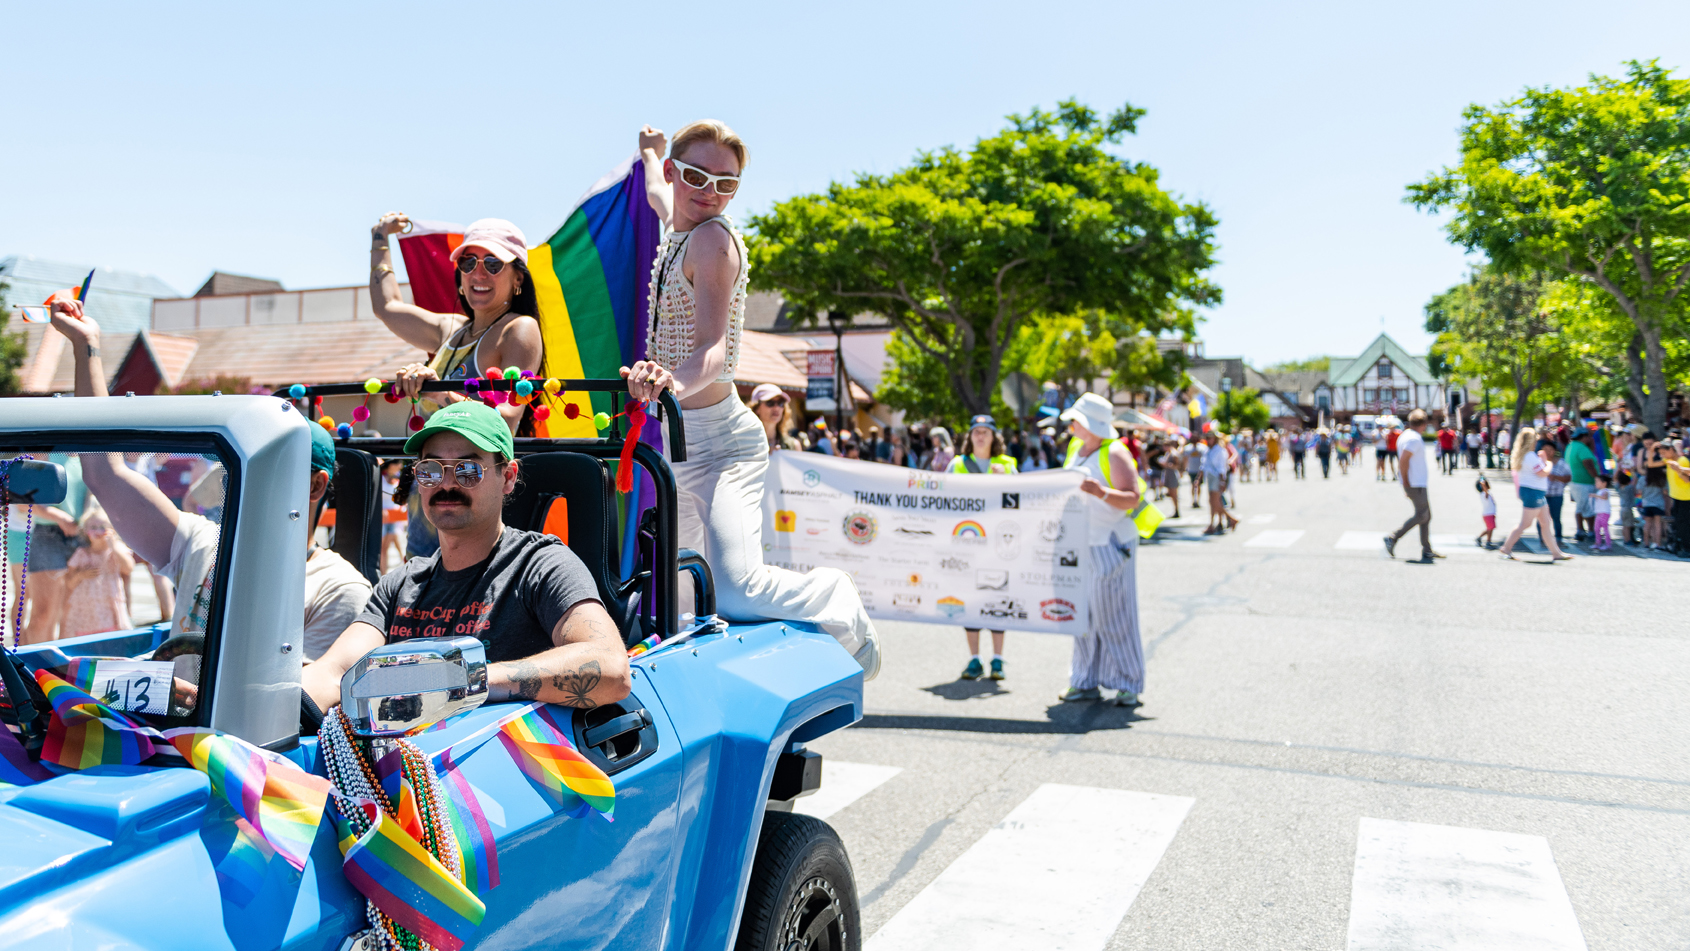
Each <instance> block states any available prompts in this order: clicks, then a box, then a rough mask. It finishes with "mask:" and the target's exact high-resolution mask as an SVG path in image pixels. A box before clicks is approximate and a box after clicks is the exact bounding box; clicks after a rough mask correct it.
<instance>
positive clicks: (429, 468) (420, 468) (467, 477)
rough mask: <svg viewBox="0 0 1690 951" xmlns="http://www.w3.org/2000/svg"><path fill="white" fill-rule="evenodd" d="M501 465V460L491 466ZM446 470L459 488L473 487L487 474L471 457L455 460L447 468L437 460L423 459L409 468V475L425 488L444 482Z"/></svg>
mask: <svg viewBox="0 0 1690 951" xmlns="http://www.w3.org/2000/svg"><path fill="white" fill-rule="evenodd" d="M502 465H504V463H502V462H500V463H495V464H494V466H493V468H495V469H497V468H498V467H499V466H502ZM447 472H450V473H451V474H452V481H453V482H455V483H457V484H458V487H459V488H464V489H473V488H475V487H476V486H478V485H480V484H481V480H482V478H483V477H484V476H485V475H486V474H487V469H486V467H485V466H483V465H482V464H481V463H479V462H476V461H475V460H473V459H460V460H457V462H456V463H455V464H454V465H453V466H452V468H451V469H447V468H446V467H445V466H444V465H442V464H441V463H440V462H439V461H437V460H434V459H425V460H423V461H422V462H419V463H417V464H416V467H415V468H413V469H412V470H411V476H412V478H413V479H415V480H416V483H417V485H420V486H422V487H423V488H425V489H432V488H435V487H436V486H439V485H442V484H444V483H445V481H446V474H447Z"/></svg>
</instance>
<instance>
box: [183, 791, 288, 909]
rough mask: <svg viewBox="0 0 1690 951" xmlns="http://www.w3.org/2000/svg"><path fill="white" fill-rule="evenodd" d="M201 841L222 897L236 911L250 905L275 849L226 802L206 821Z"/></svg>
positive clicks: (261, 884)
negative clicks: (234, 907)
mask: <svg viewBox="0 0 1690 951" xmlns="http://www.w3.org/2000/svg"><path fill="white" fill-rule="evenodd" d="M200 839H201V841H203V842H204V843H205V847H206V851H207V853H208V854H209V855H210V857H211V865H212V868H213V870H214V871H216V873H217V882H218V885H219V888H220V890H221V891H222V893H223V896H224V897H225V898H227V899H229V901H230V902H232V903H233V904H234V905H235V906H236V907H238V908H245V907H246V906H247V905H250V904H252V900H253V899H254V898H257V897H258V891H259V889H260V888H262V887H263V885H264V871H265V869H266V868H268V867H269V865H270V859H271V857H272V856H274V855H275V854H276V850H275V849H274V848H272V847H271V846H270V843H268V842H266V841H264V836H262V835H260V834H259V832H258V830H257V829H254V828H253V827H252V824H251V823H249V822H247V821H246V820H245V819H242V818H241V817H240V816H239V815H237V814H236V813H235V810H234V809H233V808H232V807H231V806H230V805H229V804H228V803H223V804H222V806H221V808H220V809H219V810H218V811H217V816H216V818H214V819H210V820H208V821H207V822H206V824H205V828H204V831H202V832H201V834H200Z"/></svg>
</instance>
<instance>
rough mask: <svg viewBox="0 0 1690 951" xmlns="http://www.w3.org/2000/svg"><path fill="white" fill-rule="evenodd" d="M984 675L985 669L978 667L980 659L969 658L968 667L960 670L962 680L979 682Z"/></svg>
mask: <svg viewBox="0 0 1690 951" xmlns="http://www.w3.org/2000/svg"><path fill="white" fill-rule="evenodd" d="M985 674H986V668H984V667H981V666H980V658H978V657H970V658H969V659H968V666H967V667H964V668H963V669H962V679H963V680H979V679H980V678H981V677H983V676H985Z"/></svg>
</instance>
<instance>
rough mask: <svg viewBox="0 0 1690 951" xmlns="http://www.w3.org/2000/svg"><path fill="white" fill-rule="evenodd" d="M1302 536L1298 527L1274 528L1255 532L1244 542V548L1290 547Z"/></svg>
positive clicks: (1301, 531)
mask: <svg viewBox="0 0 1690 951" xmlns="http://www.w3.org/2000/svg"><path fill="white" fill-rule="evenodd" d="M1302 537H1303V530H1302V529H1300V528H1275V529H1269V530H1267V531H1265V532H1257V533H1256V536H1255V537H1254V538H1252V539H1250V540H1249V541H1247V542H1245V543H1244V547H1245V548H1290V547H1291V546H1292V545H1295V544H1296V543H1297V539H1299V538H1302Z"/></svg>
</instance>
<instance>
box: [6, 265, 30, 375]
mask: <svg viewBox="0 0 1690 951" xmlns="http://www.w3.org/2000/svg"><path fill="white" fill-rule="evenodd" d="M8 290H10V286H9V285H7V284H6V283H5V282H4V281H0V396H16V395H17V394H18V393H19V392H20V391H21V390H22V388H23V377H22V375H21V374H19V372H18V370H19V369H21V368H22V367H23V360H24V356H25V354H26V353H27V352H28V345H27V343H26V342H25V337H24V332H23V331H21V330H19V331H17V332H15V333H14V332H13V331H11V330H8V329H7V326H8V324H10V322H11V319H12V314H11V312H10V311H8V310H6V308H5V307H4V301H5V300H6V291H8Z"/></svg>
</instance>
